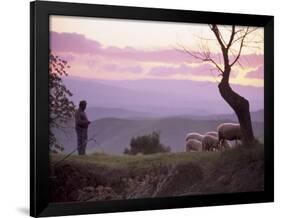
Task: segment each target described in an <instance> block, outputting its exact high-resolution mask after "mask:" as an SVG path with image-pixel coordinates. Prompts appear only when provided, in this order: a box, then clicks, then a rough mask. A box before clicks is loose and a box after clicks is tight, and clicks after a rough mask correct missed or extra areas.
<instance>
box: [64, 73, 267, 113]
mask: <svg viewBox="0 0 281 218" xmlns="http://www.w3.org/2000/svg"><path fill="white" fill-rule="evenodd" d="M64 83H65V85H66V86H67V87H68V88H69V90H71V92H72V93H73V96H72V100H73V101H74V102H75V104H76V105H78V103H79V101H80V100H81V99H85V100H87V102H88V106H89V108H90V107H102V108H122V109H125V110H129V111H137V112H142V113H148V114H154V115H156V116H158V117H160V116H162V117H164V116H166V117H167V116H177V115H184V114H188V115H196V116H207V115H212V114H224V113H225V114H227V113H231V112H232V110H231V108H230V107H229V106H228V105H227V104H226V102H225V101H224V100H223V99H222V97H221V96H220V93H219V91H218V88H217V84H216V83H211V82H192V81H179V80H168V81H164V80H137V81H115V80H109V81H101V80H90V79H82V78H77V77H67V78H64ZM232 88H233V89H234V90H235V91H237V92H238V93H239V94H241V95H242V96H244V97H246V98H247V99H248V100H249V102H250V105H251V110H252V111H255V110H258V109H261V108H262V107H263V88H262V87H247V86H237V85H233V86H232ZM206 106H207V107H206Z"/></svg>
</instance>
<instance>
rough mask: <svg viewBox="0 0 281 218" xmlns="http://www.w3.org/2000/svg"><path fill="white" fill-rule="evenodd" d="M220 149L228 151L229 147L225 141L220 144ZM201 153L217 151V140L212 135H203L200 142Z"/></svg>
mask: <svg viewBox="0 0 281 218" xmlns="http://www.w3.org/2000/svg"><path fill="white" fill-rule="evenodd" d="M221 148H225V149H230V148H231V145H230V143H229V142H228V141H227V140H224V141H223V142H222V146H221ZM202 149H203V151H213V150H214V149H219V139H218V137H216V136H213V135H205V136H204V137H203V140H202Z"/></svg>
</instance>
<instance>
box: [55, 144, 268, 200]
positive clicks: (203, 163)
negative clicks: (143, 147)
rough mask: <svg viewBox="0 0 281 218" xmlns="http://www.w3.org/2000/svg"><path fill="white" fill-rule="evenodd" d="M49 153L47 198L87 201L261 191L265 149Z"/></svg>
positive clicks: (257, 147)
mask: <svg viewBox="0 0 281 218" xmlns="http://www.w3.org/2000/svg"><path fill="white" fill-rule="evenodd" d="M63 157H64V156H62V155H51V163H52V164H53V165H52V166H53V167H52V168H51V169H52V174H53V179H51V185H52V186H51V187H52V201H56V202H57V201H88V200H92V201H95V200H104V199H107V200H110V199H111V200H114V199H130V198H147V197H162V196H179V195H190V194H197V193H200V194H208V193H227V192H243V191H259V190H263V183H264V149H263V145H261V144H259V145H257V146H255V147H254V148H244V147H240V148H236V149H231V150H226V151H223V152H194V153H190V152H186V153H161V154H153V155H135V156H131V155H119V156H118V155H107V154H102V153H94V154H91V155H87V156H77V155H74V156H71V157H69V158H67V159H66V160H65V161H63V162H60V163H59V164H57V165H54V164H56V163H58V161H60V160H61V159H62V158H63Z"/></svg>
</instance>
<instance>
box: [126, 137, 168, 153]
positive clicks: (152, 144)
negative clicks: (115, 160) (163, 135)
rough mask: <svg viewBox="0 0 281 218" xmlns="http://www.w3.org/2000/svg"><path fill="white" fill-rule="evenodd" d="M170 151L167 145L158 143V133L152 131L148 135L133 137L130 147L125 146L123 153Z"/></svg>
mask: <svg viewBox="0 0 281 218" xmlns="http://www.w3.org/2000/svg"><path fill="white" fill-rule="evenodd" d="M170 151H171V148H170V147H169V146H165V145H163V144H161V143H160V134H159V133H158V132H152V133H151V134H148V135H143V136H138V137H136V138H135V137H133V138H132V139H131V142H130V148H125V150H124V154H133V155H136V154H139V153H142V154H155V153H161V152H170Z"/></svg>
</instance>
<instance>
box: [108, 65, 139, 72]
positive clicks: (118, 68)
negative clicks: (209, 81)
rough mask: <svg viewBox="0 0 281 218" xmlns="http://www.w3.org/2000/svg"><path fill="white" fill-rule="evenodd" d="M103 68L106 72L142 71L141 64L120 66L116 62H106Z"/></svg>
mask: <svg viewBox="0 0 281 218" xmlns="http://www.w3.org/2000/svg"><path fill="white" fill-rule="evenodd" d="M102 69H103V70H104V71H106V72H115V73H127V72H128V73H142V71H143V70H142V68H141V67H140V66H118V65H116V64H106V65H103V66H102Z"/></svg>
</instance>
